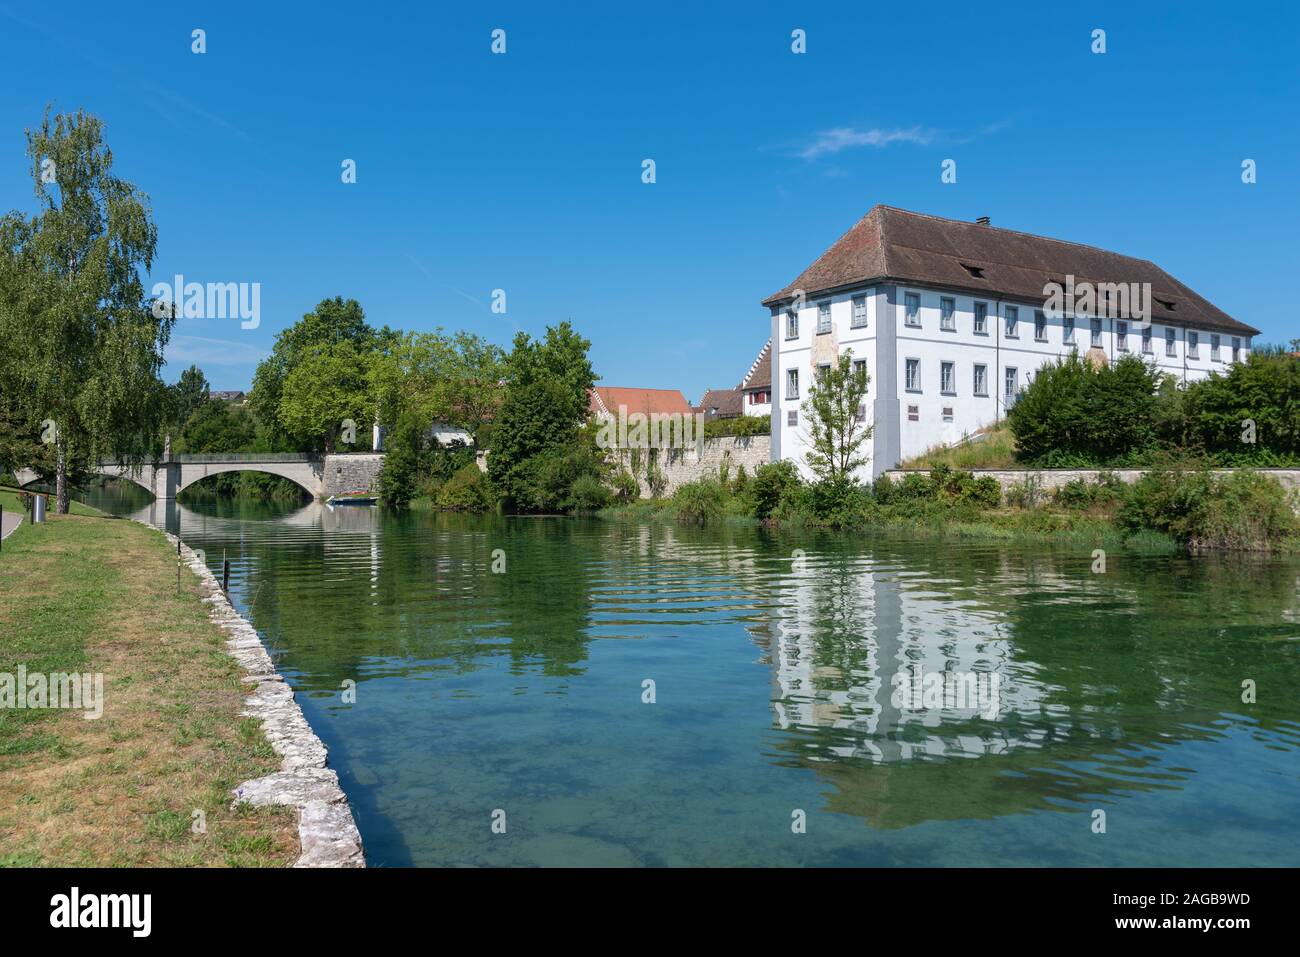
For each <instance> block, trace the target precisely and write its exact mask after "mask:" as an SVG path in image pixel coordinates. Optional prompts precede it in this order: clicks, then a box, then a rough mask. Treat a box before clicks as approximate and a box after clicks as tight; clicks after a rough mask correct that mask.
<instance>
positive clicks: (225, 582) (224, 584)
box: [221, 558, 230, 594]
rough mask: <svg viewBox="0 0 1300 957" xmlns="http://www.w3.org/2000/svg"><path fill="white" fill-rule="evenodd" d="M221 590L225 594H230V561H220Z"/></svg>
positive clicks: (224, 559) (225, 559)
mask: <svg viewBox="0 0 1300 957" xmlns="http://www.w3.org/2000/svg"><path fill="white" fill-rule="evenodd" d="M221 590H222V591H223V592H225V593H226V594H229V593H230V559H229V558H223V559H222V560H221Z"/></svg>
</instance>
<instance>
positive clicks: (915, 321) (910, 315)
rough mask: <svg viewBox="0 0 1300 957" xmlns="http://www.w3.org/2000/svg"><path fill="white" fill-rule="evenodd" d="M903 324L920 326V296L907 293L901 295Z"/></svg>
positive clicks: (916, 293) (915, 293)
mask: <svg viewBox="0 0 1300 957" xmlns="http://www.w3.org/2000/svg"><path fill="white" fill-rule="evenodd" d="M903 322H904V323H906V324H907V325H909V326H919V325H920V324H921V294H920V293H919V292H909V293H905V294H904V295H903Z"/></svg>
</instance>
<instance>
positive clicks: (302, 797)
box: [163, 532, 366, 867]
mask: <svg viewBox="0 0 1300 957" xmlns="http://www.w3.org/2000/svg"><path fill="white" fill-rule="evenodd" d="M163 534H164V535H166V536H167V540H168V541H169V542H171V543H172V544H173V545H176V544H177V541H178V540H177V538H176V536H175V535H171V534H169V533H166V532H164V533H163ZM180 556H181V558H182V559H183V560H184V561H185V562H186V563H187V564H188V565H189V568H190V570H191V571H193V572H194V574H195V575H197V576H198V577H199V583H200V587H201V588H202V589H203V593H204V597H203V601H204V602H206V603H207V604H209V605H211V606H212V609H211V612H210V614H209V617H210V618H211V619H212V621H214V622H215V623H216V624H217V625H218V626H219V627H220V628H221V630H222V631H224V632H225V633H226V634H227V635H229V636H230V638H229V640H228V641H227V642H226V648H227V649H228V650H229V652H230V654H231V656H232V657H234V658H235V660H236V661H238V662H239V665H240V667H241V668H242V669H243V671H244V678H243V681H244V683H245V684H250V685H252V686H253V693H252V694H250V695H248V697H247V698H245V706H244V710H243V711H242V712H241V714H242V715H243V716H246V717H251V718H260V719H261V721H262V731H263V733H264V734H265V735H266V738H267V740H268V741H269V742H270V743H271V747H272V748H274V749H275V753H276V754H278V755H280V759H281V761H280V770H279V771H276V772H275V773H273V774H268V775H267V776H266V777H264V778H257V779H255V780H252V781H245V782H244V783H243V784H241V785H239V787H237V788H235V790H234V792H233V796H234V798H235V803H237V804H238V803H241V802H247V803H249V804H253V805H261V804H282V805H288V806H290V807H294V808H296V809H297V811H298V839H299V842H300V844H301V845H302V849H301V854H300V855H299V857H298V860H297V862H296V863H295V864H294V867H365V866H366V858H365V852H364V851H363V850H362V847H361V833H360V832H359V831H358V830H357V825H356V821H354V820H353V818H352V809H351V807H350V806H349V805H348V799H347V796H346V795H345V794H344V793H343V789H342V788H340V787H339V776H338V774H337V773H336V772H335V771H333V770H332V769H331V768H328V767H326V763H327V760H326V759H327V751H326V749H325V745H324V744H323V743H322V742H321V739H320V738H319V737H317V735H316V732H315V731H313V730H312V729H311V725H309V724H308V723H307V719H306V718H305V717H303V713H302V708H300V707H299V706H298V703H297V702H296V701H295V700H294V697H293V689H292V688H290V687H289V686H288V685H287V684H285V682H284V679H283V678H282V677H281V676H280V675H279V674H278V673H277V672H276V670H275V663H274V662H273V661H272V660H271V656H270V655H269V654H267V651H266V647H265V646H264V645H263V644H262V639H261V638H260V637H259V636H258V634H257V631H256V629H254V628H253V626H252V625H251V624H249V623H248V622H247V621H245V620H244V619H243V618H242V617H241V616H240V614H239V612H237V611H235V609H234V607H233V606H232V605H231V604H230V602H229V601H228V600H227V598H226V596H225V594H224V593H223V592H222V591H221V586H220V585H219V584H218V583H217V579H216V578H215V576H213V574H212V572H211V571H209V570H208V566H207V565H205V564H204V563H203V561H202V560H201V559H200V558H199V556H198V555H196V554H195V553H194V551H193V550H191V549H190V548H189V547H188V546H186V545H184V544H182V545H181V546H180Z"/></svg>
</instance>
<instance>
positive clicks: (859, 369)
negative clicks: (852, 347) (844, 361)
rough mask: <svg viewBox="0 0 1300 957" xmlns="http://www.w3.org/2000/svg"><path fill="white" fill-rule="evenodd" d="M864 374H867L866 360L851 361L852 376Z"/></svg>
mask: <svg viewBox="0 0 1300 957" xmlns="http://www.w3.org/2000/svg"><path fill="white" fill-rule="evenodd" d="M866 372H867V360H866V359H854V360H853V374H854V375H865V374H866Z"/></svg>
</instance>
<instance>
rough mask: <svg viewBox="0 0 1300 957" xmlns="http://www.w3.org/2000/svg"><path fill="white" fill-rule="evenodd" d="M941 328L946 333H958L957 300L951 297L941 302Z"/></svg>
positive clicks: (943, 298) (945, 297)
mask: <svg viewBox="0 0 1300 957" xmlns="http://www.w3.org/2000/svg"><path fill="white" fill-rule="evenodd" d="M939 328H940V329H943V330H945V331H946V332H956V331H957V300H955V299H952V298H951V297H949V296H944V297H942V298H941V299H940V300H939Z"/></svg>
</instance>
